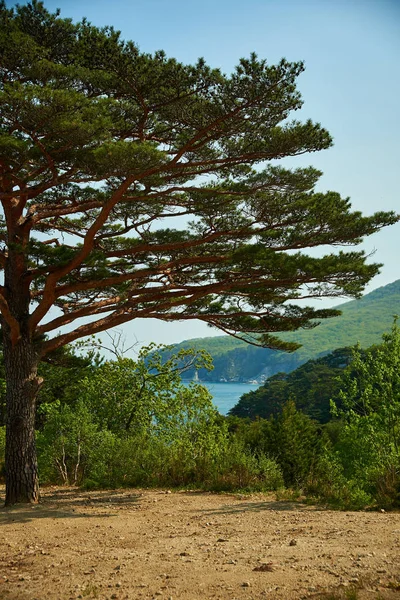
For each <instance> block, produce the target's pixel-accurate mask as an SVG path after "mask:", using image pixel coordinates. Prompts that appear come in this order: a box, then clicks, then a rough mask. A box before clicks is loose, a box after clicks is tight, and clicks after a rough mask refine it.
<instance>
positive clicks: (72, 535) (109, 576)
mask: <svg viewBox="0 0 400 600" xmlns="http://www.w3.org/2000/svg"><path fill="white" fill-rule="evenodd" d="M3 491H4V490H0V493H2V492H3ZM0 526H1V527H0V599H1V600H45V599H49V600H70V599H71V600H75V599H76V598H87V599H91V598H98V599H100V600H105V599H107V600H134V599H136V598H137V599H141V600H142V599H143V600H147V599H159V600H163V598H164V599H165V600H168V599H169V600H177V599H181V600H189V599H190V600H192V599H198V598H199V599H202V598H219V599H221V600H228V599H229V600H235V599H236V600H250V599H260V600H261V599H263V600H264V599H266V598H267V599H268V598H271V599H272V598H273V599H276V600H283V599H285V600H288V599H301V598H320V597H321V594H322V593H323V592H327V591H328V590H329V591H330V592H334V593H335V597H337V598H339V597H343V598H345V597H349V596H350V594H349V590H350V589H352V588H353V587H354V588H357V590H358V592H357V598H360V599H364V598H365V599H374V600H375V599H378V598H379V599H385V600H386V599H390V600H391V599H394V598H400V514H399V513H387V512H335V511H328V510H322V509H321V508H318V507H315V506H307V505H305V504H301V503H298V502H284V501H280V502H277V501H276V500H275V499H274V498H273V497H272V496H265V495H253V496H240V495H226V494H224V495H216V494H207V493H195V492H173V493H171V492H169V491H160V490H150V491H149V490H122V491H121V490H117V491H111V492H110V491H104V492H95V493H93V492H91V493H89V492H87V493H86V492H85V493H83V492H80V491H77V490H74V489H65V488H57V489H56V488H52V489H48V490H45V491H44V495H43V502H42V504H40V505H39V506H35V507H30V506H20V507H17V508H7V509H4V508H2V509H0ZM346 594H347V596H346Z"/></svg>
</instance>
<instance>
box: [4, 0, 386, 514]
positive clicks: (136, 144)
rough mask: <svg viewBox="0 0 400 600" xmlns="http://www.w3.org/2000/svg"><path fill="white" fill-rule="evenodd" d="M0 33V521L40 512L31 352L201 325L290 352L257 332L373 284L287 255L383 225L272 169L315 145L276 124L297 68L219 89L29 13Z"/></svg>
mask: <svg viewBox="0 0 400 600" xmlns="http://www.w3.org/2000/svg"><path fill="white" fill-rule="evenodd" d="M0 32H1V33H0V56H1V83H0V86H1V88H0V94H1V100H0V101H1V115H2V122H1V132H0V168H1V171H0V185H1V190H0V193H1V202H2V207H3V216H2V219H1V223H0V227H1V236H2V246H1V252H0V262H1V266H2V268H3V271H4V281H3V285H2V286H1V289H0V310H1V326H2V332H3V346H4V359H5V370H6V380H7V442H6V455H7V458H6V489H7V491H6V503H7V504H10V503H14V502H23V501H30V502H36V501H37V500H38V498H39V489H38V476H37V467H36V454H35V440H34V414H35V398H36V395H37V393H38V390H39V389H40V386H41V380H40V378H39V377H38V375H37V365H38V363H39V361H40V360H42V359H43V358H44V357H45V356H46V355H48V353H50V352H52V351H54V350H55V349H57V348H60V347H62V346H64V345H65V344H68V343H70V342H73V341H74V340H76V339H78V338H81V337H83V336H86V335H88V334H93V333H97V332H101V331H104V330H106V329H108V328H110V327H113V326H115V325H121V324H122V323H125V322H127V321H130V320H132V319H135V318H139V317H155V318H158V319H162V320H165V321H174V320H188V321H189V320H191V319H201V320H202V321H204V322H206V323H209V324H210V325H212V326H214V327H217V328H219V329H220V330H222V331H223V332H226V333H230V334H232V335H239V336H240V335H241V334H242V333H245V334H247V335H248V337H247V338H246V339H249V340H250V339H252V340H253V341H254V343H258V344H261V345H264V346H269V347H278V348H286V349H289V350H291V349H294V348H295V345H293V344H292V345H291V344H284V343H283V342H280V341H279V340H278V339H277V338H276V337H275V336H274V335H273V334H274V332H277V331H287V330H293V329H296V328H298V327H307V326H310V325H311V324H312V323H313V321H312V320H313V319H315V318H323V317H328V316H333V315H334V314H336V312H335V311H317V310H313V309H311V308H305V307H303V308H300V307H299V306H297V305H296V304H293V303H291V301H295V300H297V299H298V298H303V297H307V298H309V297H320V296H337V295H343V294H344V295H350V296H357V295H358V294H360V292H361V291H362V289H363V287H364V285H365V284H366V283H367V282H368V281H369V280H370V278H371V277H372V276H373V275H375V274H376V273H377V271H378V266H377V265H367V264H366V263H365V256H364V255H363V253H362V252H354V251H351V252H346V251H340V252H338V253H336V254H335V253H331V254H327V255H326V256H324V257H322V258H314V257H311V256H308V255H307V254H305V253H303V252H301V250H302V249H305V248H311V247H315V246H319V245H331V246H335V245H338V246H343V245H345V244H356V243H359V242H360V241H361V238H362V236H364V235H368V234H371V233H373V232H374V231H376V230H378V229H379V228H381V227H382V226H385V225H388V224H391V223H393V222H395V220H396V217H395V215H393V214H390V213H382V212H380V213H377V214H375V215H374V216H371V217H363V216H362V215H361V214H360V213H358V212H352V211H351V207H350V202H349V200H348V199H346V198H341V197H340V195H339V194H337V193H335V192H327V193H317V192H315V190H314V187H315V184H316V182H317V180H318V178H319V176H320V173H319V172H318V171H317V170H316V169H314V168H311V167H310V168H303V169H295V170H289V169H285V168H282V167H280V166H277V165H276V163H275V161H276V159H280V158H284V157H290V156H298V155H301V154H304V153H308V152H315V151H318V150H322V149H324V148H329V146H330V145H331V143H332V139H331V137H330V135H329V133H328V132H327V131H326V130H325V129H323V128H322V127H321V126H320V125H319V124H315V123H313V122H312V121H310V120H309V121H306V122H305V123H300V122H298V121H295V120H290V118H291V115H292V113H293V111H296V110H298V109H299V108H300V107H301V105H302V101H301V97H300V94H299V92H298V91H297V89H296V79H297V77H298V75H299V74H300V73H301V72H302V71H303V64H302V63H301V62H299V63H290V62H287V61H286V60H281V61H280V62H279V63H278V64H276V65H269V64H268V63H267V61H266V60H261V59H258V58H257V56H256V55H251V56H250V58H248V59H242V60H241V61H240V63H239V65H238V67H237V68H236V70H235V71H234V72H233V74H232V75H230V76H226V75H224V74H223V73H221V72H220V71H219V70H217V69H211V68H210V67H209V66H207V65H206V63H205V62H204V60H199V61H198V62H197V64H196V65H194V66H191V65H184V64H181V63H179V62H177V61H176V60H173V59H169V58H167V57H166V56H165V54H164V53H163V52H156V53H155V54H154V55H150V54H144V53H141V52H140V51H139V50H138V48H137V47H136V46H135V44H134V43H132V42H124V41H123V40H122V39H121V38H120V35H119V33H118V32H116V31H115V30H114V29H113V28H112V27H105V28H103V29H99V28H96V27H94V26H92V25H91V24H90V23H88V22H87V21H86V20H83V21H82V22H79V23H72V22H71V20H69V19H63V18H61V17H60V15H59V13H55V14H50V13H49V12H48V11H47V10H46V9H45V8H44V6H43V4H42V3H40V2H37V1H36V0H34V1H33V2H32V3H30V4H27V5H25V6H17V7H16V8H14V9H13V8H7V7H6V5H5V3H4V2H2V3H1V4H0ZM179 219H180V220H181V221H182V220H183V221H182V223H181V226H180V227H179V228H174V227H173V226H169V222H172V223H173V224H174V223H176V222H179ZM161 224H162V226H163V228H161ZM85 317H90V321H88V320H85ZM81 319H83V320H81ZM271 334H272V335H271Z"/></svg>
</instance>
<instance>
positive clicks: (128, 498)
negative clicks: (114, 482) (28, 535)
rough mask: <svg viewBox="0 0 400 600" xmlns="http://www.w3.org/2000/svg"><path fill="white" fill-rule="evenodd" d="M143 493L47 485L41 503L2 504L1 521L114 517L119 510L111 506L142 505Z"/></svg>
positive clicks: (3, 522) (135, 507)
mask: <svg viewBox="0 0 400 600" xmlns="http://www.w3.org/2000/svg"><path fill="white" fill-rule="evenodd" d="M141 497H142V495H141V494H140V493H139V492H135V493H132V492H131V491H126V492H125V491H121V490H104V491H103V490H102V491H95V492H82V491H81V490H79V488H57V489H55V490H49V489H47V490H44V493H43V496H42V499H41V501H40V503H39V504H32V505H31V504H19V505H18V504H16V505H14V506H6V507H4V506H1V507H0V525H5V524H7V523H12V522H17V523H26V522H28V521H33V520H35V519H66V518H72V519H79V518H85V519H87V518H92V517H99V518H104V517H111V516H114V515H115V513H114V512H111V511H110V509H116V508H117V507H119V506H121V505H123V506H124V508H125V509H127V508H131V509H132V510H136V509H137V508H139V504H138V503H139V500H140V499H141ZM0 501H1V496H0ZM3 501H4V497H3ZM94 509H101V512H99V511H98V510H95V511H94V512H92V511H93V510H94ZM104 509H105V510H104Z"/></svg>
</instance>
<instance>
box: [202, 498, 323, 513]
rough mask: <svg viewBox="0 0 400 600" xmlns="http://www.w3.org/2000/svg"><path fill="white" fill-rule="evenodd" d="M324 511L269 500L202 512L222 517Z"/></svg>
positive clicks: (231, 505)
mask: <svg viewBox="0 0 400 600" xmlns="http://www.w3.org/2000/svg"><path fill="white" fill-rule="evenodd" d="M323 510H324V509H323V508H321V507H317V506H314V505H313V506H310V505H308V504H304V503H302V502H293V501H289V502H288V501H285V500H281V501H279V500H268V501H265V502H241V503H240V504H230V505H224V506H221V507H220V508H217V509H203V510H202V511H201V512H202V513H203V514H205V515H222V514H236V513H246V512H268V511H274V512H284V511H293V512H310V511H323Z"/></svg>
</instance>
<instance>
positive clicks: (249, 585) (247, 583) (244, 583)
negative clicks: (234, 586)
mask: <svg viewBox="0 0 400 600" xmlns="http://www.w3.org/2000/svg"><path fill="white" fill-rule="evenodd" d="M242 587H244V588H248V587H251V583H250V581H243V583H242Z"/></svg>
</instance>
